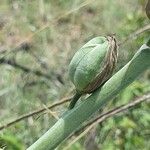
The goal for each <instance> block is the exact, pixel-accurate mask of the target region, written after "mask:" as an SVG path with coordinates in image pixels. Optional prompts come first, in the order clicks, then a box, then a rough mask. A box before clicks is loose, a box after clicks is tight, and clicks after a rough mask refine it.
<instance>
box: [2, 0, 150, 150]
mask: <svg viewBox="0 0 150 150" xmlns="http://www.w3.org/2000/svg"><path fill="white" fill-rule="evenodd" d="M145 4H146V1H145V0H132V1H131V0H126V1H124V0H115V1H114V0H105V1H98V0H87V1H84V0H57V1H55V0H50V1H49V0H39V1H35V0H33V1H29V0H26V1H23V0H1V1H0V58H2V57H5V58H6V59H10V60H13V61H16V62H17V63H18V64H21V65H23V66H26V67H29V68H31V69H33V70H40V71H41V72H43V73H45V74H48V75H50V76H51V79H47V78H45V77H40V76H36V75H35V74H33V73H26V72H24V71H21V70H19V69H16V68H14V67H12V66H10V65H7V64H3V63H2V64H0V125H4V124H6V123H7V122H9V121H11V120H13V119H15V118H17V117H18V116H20V115H22V114H24V113H28V112H30V111H33V110H36V109H39V108H43V107H46V106H47V105H49V104H52V103H53V102H56V101H59V100H60V99H62V98H63V97H67V96H70V95H72V93H73V89H74V87H73V85H72V83H71V82H70V80H69V78H68V70H67V69H68V64H69V62H70V60H71V58H72V56H73V54H74V53H75V52H76V50H77V49H79V48H80V47H81V46H82V45H83V44H84V43H85V42H86V41H88V40H89V39H91V38H93V37H95V36H99V35H103V36H104V35H107V34H113V33H114V34H116V37H117V40H118V41H122V40H124V39H125V38H126V37H127V36H128V35H129V34H130V33H132V32H133V31H135V30H137V29H139V28H141V27H142V26H145V25H147V24H149V20H148V18H147V17H146V14H145V10H144V8H145ZM149 35H150V31H147V32H145V33H143V34H140V35H139V36H138V37H137V38H134V39H132V40H129V41H127V42H125V43H124V44H123V45H121V46H120V48H119V60H118V64H117V68H116V71H117V70H119V69H120V68H121V67H122V66H123V65H124V64H126V63H127V62H128V60H129V59H130V58H131V57H132V56H133V54H134V53H135V52H136V51H137V50H138V48H139V47H140V46H141V45H142V44H143V43H144V42H145V41H146V40H147V39H148V37H149ZM23 41H24V44H20V43H22V42H23ZM149 79H150V73H149V71H147V72H145V73H144V74H143V75H142V76H140V77H139V78H138V79H137V80H136V81H135V82H134V83H133V84H131V85H130V86H129V87H128V88H126V89H125V90H124V91H122V92H121V93H120V94H119V95H118V96H117V97H116V98H115V101H114V102H113V103H110V104H108V106H107V107H106V108H105V109H106V110H107V109H108V108H113V107H114V106H118V105H120V104H124V103H127V102H128V101H130V100H133V98H134V97H136V96H140V95H142V94H144V93H147V92H150V80H149ZM66 109H67V105H63V106H61V107H59V108H56V109H53V110H52V111H54V112H55V114H56V115H58V116H60V115H61V114H62V113H63V112H64V111H65V110H66ZM54 122H56V119H55V118H54V117H53V116H52V115H51V114H50V113H49V112H48V111H47V112H46V113H42V114H40V115H36V116H34V117H30V118H28V119H25V120H24V121H21V122H19V123H16V124H14V125H13V126H11V127H9V128H6V129H4V130H2V131H0V147H1V148H4V147H5V149H8V150H20V149H25V148H27V147H28V146H29V145H31V144H32V143H33V142H34V141H35V140H36V139H38V138H39V137H40V136H41V135H42V134H43V133H44V132H46V131H47V129H49V128H50V126H52V125H53V124H54ZM149 125H150V116H149V105H147V104H146V103H143V104H142V105H140V106H138V108H137V109H135V110H134V109H133V110H132V109H131V110H129V111H127V112H125V113H124V115H120V116H117V117H114V118H111V119H108V120H107V121H105V122H104V123H102V124H101V125H100V127H98V128H97V129H96V130H97V133H98V134H97V135H96V137H95V143H96V144H97V146H98V149H103V150H123V149H125V150H131V149H132V150H134V149H136V150H148V149H150V136H149V133H150V128H149ZM86 138H87V137H83V138H82V139H81V140H79V141H78V142H76V143H75V144H74V145H72V147H71V148H70V150H83V149H87V148H86V146H85V144H84V143H85V141H86ZM67 143H69V140H67V141H65V142H64V143H63V144H61V146H60V148H59V149H64V148H65V146H66V145H67Z"/></svg>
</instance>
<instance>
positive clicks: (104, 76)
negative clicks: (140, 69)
mask: <svg viewBox="0 0 150 150" xmlns="http://www.w3.org/2000/svg"><path fill="white" fill-rule="evenodd" d="M116 62H117V44H116V40H115V38H114V36H107V37H96V38H93V39H92V40H90V41H89V42H88V43H86V44H85V45H84V46H83V47H81V48H80V49H79V50H78V51H77V52H76V53H75V55H74V57H73V58H72V60H71V62H70V65H69V76H70V79H71V81H72V82H73V84H74V85H75V88H76V90H77V92H78V93H82V94H84V93H91V92H93V91H94V90H96V89H97V88H99V87H101V86H102V85H103V84H104V83H105V82H106V81H107V80H108V79H109V78H110V77H111V75H112V73H113V70H114V67H115V65H116Z"/></svg>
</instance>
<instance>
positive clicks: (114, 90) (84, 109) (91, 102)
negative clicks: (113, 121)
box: [28, 44, 150, 150]
mask: <svg viewBox="0 0 150 150" xmlns="http://www.w3.org/2000/svg"><path fill="white" fill-rule="evenodd" d="M148 67H150V47H147V46H146V45H145V44H144V45H143V46H142V47H141V48H140V50H139V51H138V52H137V53H136V54H135V55H134V57H133V58H132V60H131V61H130V62H128V63H127V64H126V65H125V66H124V67H123V68H122V69H121V70H119V71H118V72H117V73H116V74H115V75H114V76H112V77H111V78H110V79H109V80H108V81H107V82H106V83H105V84H104V85H103V87H102V88H101V89H100V90H99V89H98V90H96V91H95V92H94V93H93V94H92V95H91V96H89V97H88V98H86V99H85V100H84V101H82V102H81V103H80V104H79V105H78V106H76V107H75V108H74V109H71V110H69V111H68V112H67V113H65V115H64V116H63V117H62V118H60V119H59V120H58V121H57V122H56V123H55V124H54V126H53V127H52V128H50V129H49V130H48V131H47V132H46V133H45V134H44V135H43V136H41V137H40V138H39V139H38V140H37V141H36V142H35V143H34V144H33V145H31V146H30V147H29V148H28V150H53V149H55V148H56V147H57V146H58V144H60V143H61V142H62V141H63V140H64V139H65V138H67V137H68V136H69V135H70V134H71V133H72V132H73V131H75V130H76V129H77V128H79V127H80V126H81V124H82V123H83V122H84V121H86V120H87V119H89V117H91V115H92V114H94V113H95V112H96V111H97V110H99V109H100V108H102V107H104V106H105V105H106V104H107V103H108V102H109V101H110V100H112V98H113V97H115V96H116V95H117V94H118V93H119V92H120V91H121V90H123V89H124V88H125V87H127V86H128V85H129V84H130V83H132V82H133V81H134V80H135V79H136V78H137V77H138V76H139V75H140V74H141V73H142V72H143V71H145V70H146V69H148Z"/></svg>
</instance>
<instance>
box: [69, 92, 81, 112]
mask: <svg viewBox="0 0 150 150" xmlns="http://www.w3.org/2000/svg"><path fill="white" fill-rule="evenodd" d="M81 95H82V94H80V93H78V92H76V94H75V95H74V96H73V98H72V100H71V102H70V105H69V109H72V108H73V107H74V106H75V104H76V102H77V101H78V100H79V98H80V97H81Z"/></svg>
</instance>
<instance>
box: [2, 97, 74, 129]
mask: <svg viewBox="0 0 150 150" xmlns="http://www.w3.org/2000/svg"><path fill="white" fill-rule="evenodd" d="M71 99H72V97H66V98H63V99H62V100H60V101H59V102H56V103H54V104H52V105H50V106H47V108H45V107H44V108H42V109H38V110H35V111H32V112H30V113H27V114H24V115H22V116H20V117H18V118H16V119H14V120H12V121H10V122H9V123H7V124H5V125H2V126H0V130H3V129H5V128H7V127H10V126H12V125H13V124H15V123H17V122H19V121H22V120H24V119H26V118H29V117H31V116H34V115H37V114H39V113H42V112H44V111H46V110H47V109H52V108H54V107H56V106H60V105H62V104H64V103H66V102H69V101H70V100H71Z"/></svg>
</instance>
